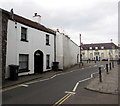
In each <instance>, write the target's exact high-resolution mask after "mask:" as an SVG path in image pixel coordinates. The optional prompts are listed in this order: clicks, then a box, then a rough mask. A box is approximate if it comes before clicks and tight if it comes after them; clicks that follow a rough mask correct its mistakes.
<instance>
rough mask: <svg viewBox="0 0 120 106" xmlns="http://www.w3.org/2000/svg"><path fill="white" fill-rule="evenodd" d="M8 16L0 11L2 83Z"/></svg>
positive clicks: (4, 67)
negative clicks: (0, 15) (0, 16)
mask: <svg viewBox="0 0 120 106" xmlns="http://www.w3.org/2000/svg"><path fill="white" fill-rule="evenodd" d="M8 17H9V15H8V14H6V13H4V12H3V11H2V81H4V79H5V69H6V46H7V24H8Z"/></svg>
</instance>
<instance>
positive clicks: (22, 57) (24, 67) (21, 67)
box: [19, 54, 29, 72]
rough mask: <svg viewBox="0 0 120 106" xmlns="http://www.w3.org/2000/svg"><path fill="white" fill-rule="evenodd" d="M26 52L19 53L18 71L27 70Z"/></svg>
mask: <svg viewBox="0 0 120 106" xmlns="http://www.w3.org/2000/svg"><path fill="white" fill-rule="evenodd" d="M28 58H29V55H28V54H19V72H26V71H28Z"/></svg>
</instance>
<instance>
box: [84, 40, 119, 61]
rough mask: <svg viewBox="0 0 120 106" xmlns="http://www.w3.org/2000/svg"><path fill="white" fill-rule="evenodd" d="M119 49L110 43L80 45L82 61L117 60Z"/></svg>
mask: <svg viewBox="0 0 120 106" xmlns="http://www.w3.org/2000/svg"><path fill="white" fill-rule="evenodd" d="M118 58H119V47H118V46H117V45H115V44H114V43H113V42H111V43H94V44H93V43H92V44H82V59H83V60H88V59H90V60H97V61H98V60H117V59H118Z"/></svg>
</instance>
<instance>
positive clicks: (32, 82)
mask: <svg viewBox="0 0 120 106" xmlns="http://www.w3.org/2000/svg"><path fill="white" fill-rule="evenodd" d="M36 82H38V81H32V82H28V83H25V84H28V85H29V84H33V83H36Z"/></svg>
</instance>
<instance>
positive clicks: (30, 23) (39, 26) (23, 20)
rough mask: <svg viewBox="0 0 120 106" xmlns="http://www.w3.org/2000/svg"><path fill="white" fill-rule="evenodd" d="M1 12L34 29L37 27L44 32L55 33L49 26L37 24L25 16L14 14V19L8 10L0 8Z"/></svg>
mask: <svg viewBox="0 0 120 106" xmlns="http://www.w3.org/2000/svg"><path fill="white" fill-rule="evenodd" d="M2 13H4V14H6V15H7V16H8V19H10V20H13V21H16V22H19V23H21V24H24V25H27V26H29V27H32V28H35V29H38V30H41V31H44V32H47V33H50V34H54V35H55V34H56V32H55V31H54V30H52V29H49V28H47V27H45V26H43V25H41V24H39V23H37V22H34V21H31V20H29V19H26V18H24V17H22V16H19V15H16V14H14V16H13V17H14V19H12V18H11V13H10V12H8V11H6V10H3V9H2Z"/></svg>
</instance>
